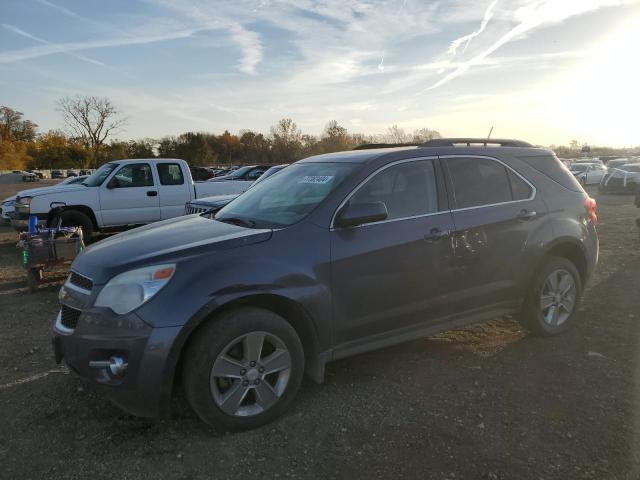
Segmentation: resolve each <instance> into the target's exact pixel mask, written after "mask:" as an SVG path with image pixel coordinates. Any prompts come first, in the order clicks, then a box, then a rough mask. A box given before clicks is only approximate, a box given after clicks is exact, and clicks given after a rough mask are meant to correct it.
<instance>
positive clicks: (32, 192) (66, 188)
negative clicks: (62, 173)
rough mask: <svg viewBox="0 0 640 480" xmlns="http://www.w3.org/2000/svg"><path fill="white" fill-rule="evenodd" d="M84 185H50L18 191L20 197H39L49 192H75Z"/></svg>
mask: <svg viewBox="0 0 640 480" xmlns="http://www.w3.org/2000/svg"><path fill="white" fill-rule="evenodd" d="M87 188H93V187H85V186H84V185H78V184H75V185H74V184H71V185H52V186H51V187H40V188H30V189H29V190H22V191H20V192H18V196H20V197H39V196H41V195H47V194H49V193H65V192H77V191H80V190H86V189H87Z"/></svg>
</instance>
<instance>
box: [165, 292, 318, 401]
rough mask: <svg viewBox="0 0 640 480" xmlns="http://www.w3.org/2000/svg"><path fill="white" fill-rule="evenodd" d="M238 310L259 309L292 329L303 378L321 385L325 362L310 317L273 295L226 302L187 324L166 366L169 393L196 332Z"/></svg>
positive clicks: (289, 302)
mask: <svg viewBox="0 0 640 480" xmlns="http://www.w3.org/2000/svg"><path fill="white" fill-rule="evenodd" d="M241 307H257V308H263V309H265V310H269V311H271V312H273V313H275V314H277V315H279V316H281V317H282V318H284V319H285V320H286V321H287V322H288V323H289V324H290V325H291V326H292V327H293V328H294V329H295V331H296V333H297V334H298V336H299V337H300V341H301V342H302V347H303V349H304V356H305V374H307V375H308V376H309V377H310V378H311V379H312V380H314V381H315V382H317V383H322V381H323V379H324V363H325V362H324V357H323V356H322V355H321V353H322V352H320V345H319V340H318V334H317V331H316V328H315V325H314V323H313V321H312V319H311V316H310V315H309V314H308V313H307V312H306V310H305V309H304V307H302V305H300V304H299V303H298V302H296V301H295V300H292V299H290V298H287V297H285V296H282V295H277V294H273V293H256V294H251V295H246V296H242V297H238V298H234V299H232V300H229V301H228V302H226V303H224V304H221V305H218V306H217V307H215V308H214V309H213V310H210V311H207V312H206V313H205V314H201V315H198V316H196V317H195V318H192V319H191V321H189V322H187V325H186V326H185V333H184V334H183V335H182V336H181V338H178V339H177V340H176V343H175V344H174V346H173V352H174V353H173V357H174V361H173V362H171V365H170V368H172V369H173V371H170V372H169V376H168V379H169V381H170V385H171V388H172V390H173V388H175V385H176V382H178V381H179V379H180V376H181V370H182V364H183V360H184V353H185V351H186V350H187V348H188V347H189V344H190V343H191V342H192V341H193V340H194V339H195V338H196V337H197V335H198V332H199V331H200V329H201V328H203V327H204V325H206V324H208V323H209V322H211V321H215V319H216V317H218V316H219V315H220V314H222V313H224V312H226V311H229V310H232V309H234V308H241Z"/></svg>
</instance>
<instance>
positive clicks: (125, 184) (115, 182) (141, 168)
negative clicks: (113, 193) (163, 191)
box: [109, 163, 153, 188]
mask: <svg viewBox="0 0 640 480" xmlns="http://www.w3.org/2000/svg"><path fill="white" fill-rule="evenodd" d="M109 184H110V186H113V188H133V187H151V186H153V175H152V174H151V167H150V166H149V164H148V163H133V164H128V165H124V166H123V167H122V168H121V169H120V170H118V171H117V172H116V174H115V176H114V177H113V178H112V179H111V180H110V181H109Z"/></svg>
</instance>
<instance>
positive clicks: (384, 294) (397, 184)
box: [331, 159, 453, 345]
mask: <svg viewBox="0 0 640 480" xmlns="http://www.w3.org/2000/svg"><path fill="white" fill-rule="evenodd" d="M436 162H437V161H436V160H434V159H412V160H410V161H401V162H398V163H395V164H391V165H387V166H385V167H383V168H382V169H380V170H379V171H378V172H377V173H375V174H374V175H373V176H372V177H371V178H370V179H369V180H367V181H366V182H365V183H364V184H362V185H361V186H360V187H358V188H357V189H356V190H355V191H354V192H353V193H352V195H351V197H348V200H347V201H346V203H345V206H348V205H351V204H358V203H363V204H367V203H379V202H381V203H384V205H385V206H386V208H387V212H388V216H387V219H386V220H383V221H377V222H371V223H366V224H363V225H358V226H355V227H345V228H337V227H336V228H332V231H331V291H332V298H333V306H334V318H335V335H336V338H335V341H336V343H337V344H343V345H344V344H349V343H351V342H355V343H358V341H363V339H365V338H367V337H369V338H370V337H373V336H376V335H380V334H385V333H387V332H391V331H394V330H395V331H402V330H407V329H409V330H411V329H412V328H416V327H418V326H419V325H422V324H426V323H428V322H430V321H434V320H435V319H438V318H441V317H443V316H445V315H446V314H447V313H449V308H450V302H448V301H447V300H448V299H447V297H446V294H447V293H448V291H449V290H450V289H451V288H453V269H452V248H451V243H450V238H449V236H448V233H449V232H450V231H451V230H452V229H453V223H452V220H451V213H450V212H449V210H448V208H447V206H446V205H445V204H443V202H442V201H441V198H442V196H440V195H439V194H440V193H444V192H443V190H444V184H443V183H440V182H439V180H440V178H439V177H440V176H439V175H438V173H439V172H440V170H439V169H438V165H437V163H436ZM445 198H446V197H445ZM343 208H344V207H343ZM340 211H342V208H341V209H340ZM385 338H386V337H385Z"/></svg>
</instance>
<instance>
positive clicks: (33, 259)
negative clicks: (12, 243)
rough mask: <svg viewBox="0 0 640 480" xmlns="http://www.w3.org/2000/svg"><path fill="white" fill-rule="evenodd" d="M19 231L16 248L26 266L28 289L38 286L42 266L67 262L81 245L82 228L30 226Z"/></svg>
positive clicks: (81, 247)
mask: <svg viewBox="0 0 640 480" xmlns="http://www.w3.org/2000/svg"><path fill="white" fill-rule="evenodd" d="M32 232H33V233H31V232H22V233H20V237H19V241H18V248H20V249H21V250H22V265H23V266H24V267H25V268H26V270H27V286H28V288H29V293H34V292H35V291H36V290H37V289H38V282H40V281H42V272H43V270H44V269H45V268H50V267H53V266H58V265H63V264H65V263H71V262H72V261H73V259H74V258H75V257H76V256H77V255H78V254H79V253H80V252H81V251H82V250H83V249H84V242H83V241H82V228H80V227H60V226H58V227H57V228H43V229H34V230H32Z"/></svg>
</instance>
